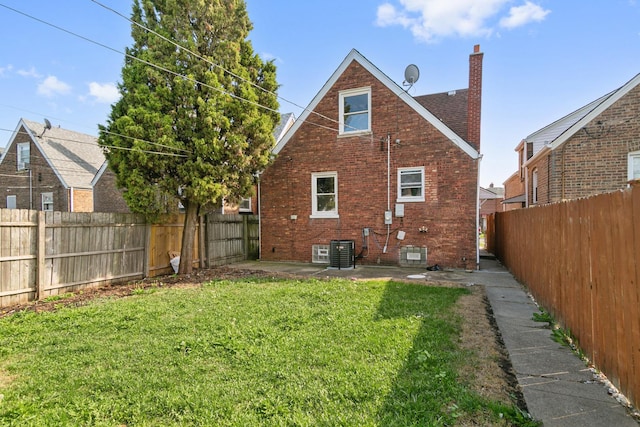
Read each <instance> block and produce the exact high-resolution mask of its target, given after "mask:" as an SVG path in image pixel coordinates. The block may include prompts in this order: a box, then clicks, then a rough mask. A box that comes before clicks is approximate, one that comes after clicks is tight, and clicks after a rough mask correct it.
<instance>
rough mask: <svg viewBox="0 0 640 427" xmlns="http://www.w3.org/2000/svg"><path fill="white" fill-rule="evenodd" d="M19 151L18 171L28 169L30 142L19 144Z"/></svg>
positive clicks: (17, 146) (17, 148)
mask: <svg viewBox="0 0 640 427" xmlns="http://www.w3.org/2000/svg"><path fill="white" fill-rule="evenodd" d="M16 150H17V156H16V157H17V159H18V170H19V171H20V170H24V169H28V168H29V167H30V165H29V155H30V153H29V151H30V149H29V143H28V142H19V143H18V144H17V145H16Z"/></svg>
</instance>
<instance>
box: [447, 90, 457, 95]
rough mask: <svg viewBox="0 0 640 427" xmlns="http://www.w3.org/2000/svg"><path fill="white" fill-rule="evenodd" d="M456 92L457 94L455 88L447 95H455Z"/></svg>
mask: <svg viewBox="0 0 640 427" xmlns="http://www.w3.org/2000/svg"><path fill="white" fill-rule="evenodd" d="M455 94H456V91H455V90H450V91H449V92H447V95H449V96H453V95H455Z"/></svg>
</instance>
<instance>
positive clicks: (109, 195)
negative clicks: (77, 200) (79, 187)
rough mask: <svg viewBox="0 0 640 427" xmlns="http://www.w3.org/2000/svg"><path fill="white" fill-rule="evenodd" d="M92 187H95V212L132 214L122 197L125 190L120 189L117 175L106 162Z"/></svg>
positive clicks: (94, 178) (95, 177)
mask: <svg viewBox="0 0 640 427" xmlns="http://www.w3.org/2000/svg"><path fill="white" fill-rule="evenodd" d="M91 186H92V187H93V210H94V212H115V213H130V212H131V210H130V209H129V206H127V202H126V201H125V200H124V197H123V196H122V194H123V193H124V190H120V189H118V186H117V184H116V174H115V173H114V172H113V171H112V170H111V169H109V164H108V162H107V161H106V160H105V161H104V162H103V163H102V166H100V169H99V170H98V172H97V173H96V176H94V177H93V180H92V181H91Z"/></svg>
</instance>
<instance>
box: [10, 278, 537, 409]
mask: <svg viewBox="0 0 640 427" xmlns="http://www.w3.org/2000/svg"><path fill="white" fill-rule="evenodd" d="M244 277H264V278H285V279H287V278H289V279H300V278H301V276H297V275H292V274H288V273H279V272H267V271H262V270H251V269H237V268H232V267H226V266H223V267H217V268H211V269H199V270H196V271H194V273H193V274H190V275H182V276H177V275H171V276H161V277H155V278H150V279H145V280H142V281H135V282H130V283H125V284H117V285H106V286H101V287H96V288H87V289H83V290H82V291H78V292H75V293H71V294H65V295H64V296H62V297H61V298H60V299H56V300H50V301H37V302H32V303H29V304H24V305H20V306H13V307H7V308H2V309H0V318H1V317H4V316H8V315H11V314H14V313H17V312H21V311H33V312H44V311H52V310H56V309H58V308H60V307H70V306H71V307H73V306H82V305H85V304H87V303H88V302H89V301H92V300H94V299H97V298H122V297H127V296H130V295H135V294H137V293H139V292H140V291H143V290H145V289H149V288H165V287H167V288H168V287H193V286H200V285H201V284H203V283H207V282H209V281H211V280H220V279H237V278H244ZM413 283H415V282H413ZM429 285H431V283H429ZM433 285H434V286H454V287H457V286H461V285H459V284H455V283H434V284H433ZM469 289H470V291H471V292H470V293H469V294H467V295H464V296H462V297H461V298H460V299H459V301H458V304H457V314H458V315H459V316H460V317H461V319H462V333H461V336H460V342H459V345H460V346H461V348H462V349H463V350H464V351H465V352H468V354H469V355H470V356H469V360H468V363H466V367H465V369H464V370H463V372H461V376H462V380H463V381H466V382H467V383H468V384H470V386H471V387H472V389H473V390H474V391H475V392H477V393H478V394H480V395H482V396H483V397H486V398H487V399H490V400H497V401H501V402H503V403H505V404H510V403H514V398H515V400H516V402H515V403H516V404H517V406H518V407H519V408H520V409H522V410H525V409H526V405H525V403H524V399H523V397H522V393H521V391H520V389H519V386H518V383H517V380H516V377H515V375H514V374H513V370H512V367H511V362H510V361H509V358H508V355H507V353H506V350H505V348H504V345H503V344H502V339H501V337H500V333H499V330H498V328H497V325H496V324H495V321H494V319H493V313H492V311H491V306H490V305H489V302H488V300H487V298H486V295H485V292H484V288H483V287H481V286H472V287H469ZM10 380H11V378H10V377H7V376H4V377H3V375H2V372H1V371H0V382H2V381H5V382H6V381H10Z"/></svg>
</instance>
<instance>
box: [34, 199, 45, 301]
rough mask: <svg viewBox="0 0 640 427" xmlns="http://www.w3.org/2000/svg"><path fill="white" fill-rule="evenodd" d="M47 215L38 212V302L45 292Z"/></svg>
mask: <svg viewBox="0 0 640 427" xmlns="http://www.w3.org/2000/svg"><path fill="white" fill-rule="evenodd" d="M45 229H46V221H45V213H44V211H38V237H37V239H38V240H37V249H36V301H39V300H40V298H42V295H43V293H44V292H43V291H44V271H45V265H44V255H45V252H46V251H45V247H44V243H45V235H46V234H45Z"/></svg>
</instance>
